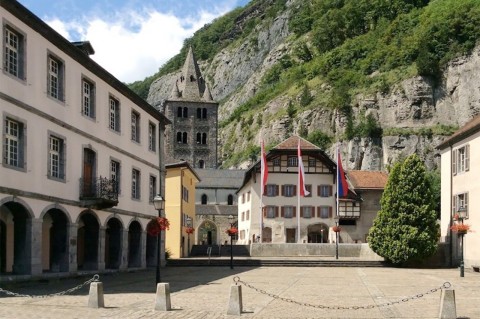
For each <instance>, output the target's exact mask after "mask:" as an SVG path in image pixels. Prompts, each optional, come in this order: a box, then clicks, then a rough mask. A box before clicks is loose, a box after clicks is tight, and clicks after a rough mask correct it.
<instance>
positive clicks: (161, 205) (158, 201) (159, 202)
mask: <svg viewBox="0 0 480 319" xmlns="http://www.w3.org/2000/svg"><path fill="white" fill-rule="evenodd" d="M153 207H155V209H156V210H158V217H162V214H163V210H164V209H165V199H164V198H163V197H162V195H160V194H157V195H156V196H155V197H154V198H153ZM157 222H158V221H157ZM157 236H158V237H157V272H156V283H157V284H158V283H160V280H161V279H160V266H161V251H162V248H161V244H162V227H159V231H158V235H157Z"/></svg>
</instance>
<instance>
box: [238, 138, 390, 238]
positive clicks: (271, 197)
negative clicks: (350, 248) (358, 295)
mask: <svg viewBox="0 0 480 319" xmlns="http://www.w3.org/2000/svg"><path fill="white" fill-rule="evenodd" d="M298 140H300V145H301V151H302V160H303V166H304V168H305V185H306V189H307V190H308V191H309V192H310V195H309V196H306V197H299V196H297V193H298V190H297V188H298V186H297V183H298V182H297V180H298V157H297V145H298ZM266 157H267V165H268V181H267V185H266V189H265V194H264V195H263V196H261V195H260V188H261V186H260V184H261V183H260V165H261V164H260V161H258V162H257V163H255V164H254V165H253V166H251V167H250V168H249V169H248V170H247V172H246V173H245V178H244V180H243V184H242V186H241V187H240V189H239V190H238V192H237V193H238V229H239V238H238V243H239V244H249V243H252V242H258V241H259V239H260V238H259V236H260V234H263V235H262V238H261V241H262V242H263V243H329V242H330V243H332V242H334V241H335V235H334V232H333V231H332V229H333V226H335V225H336V224H337V223H338V225H339V226H340V227H341V231H340V234H339V242H340V243H362V242H365V241H366V235H367V233H368V230H369V228H370V227H371V225H372V223H373V219H374V218H375V216H376V213H377V212H378V210H379V200H380V197H381V194H382V193H383V189H384V187H385V183H386V180H387V176H386V174H384V173H381V172H361V171H352V172H351V175H352V176H351V177H350V172H348V173H347V177H348V178H347V179H348V180H349V192H348V195H347V196H346V197H344V198H340V200H339V213H338V217H336V211H337V203H336V189H337V184H336V163H335V162H334V161H333V160H332V159H330V157H329V156H328V155H327V154H326V153H325V152H324V151H322V150H321V149H320V148H318V147H317V146H315V145H314V144H312V143H310V142H308V141H306V140H304V139H302V138H300V137H298V136H292V137H290V138H288V139H287V140H285V141H283V142H282V143H280V144H278V145H277V146H275V147H274V148H273V149H271V150H270V151H269V152H268V153H267V155H266ZM261 207H263V209H262V208H261ZM260 212H262V213H260ZM262 223H263V232H262V231H261V226H260V225H261V224H262ZM298 225H300V229H299V228H298ZM298 231H300V236H299V238H300V240H298Z"/></svg>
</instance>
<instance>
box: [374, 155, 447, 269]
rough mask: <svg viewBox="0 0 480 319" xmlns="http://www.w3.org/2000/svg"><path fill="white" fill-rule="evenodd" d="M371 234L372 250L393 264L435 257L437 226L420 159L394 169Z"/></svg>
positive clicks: (404, 162) (424, 171) (410, 160)
mask: <svg viewBox="0 0 480 319" xmlns="http://www.w3.org/2000/svg"><path fill="white" fill-rule="evenodd" d="M380 204H381V210H380V211H379V212H378V215H377V217H376V218H375V219H374V221H373V226H372V227H371V228H370V231H369V234H368V242H369V244H370V247H371V248H372V250H373V251H374V252H375V253H377V254H378V255H380V256H382V257H384V258H385V260H387V261H389V262H391V263H394V264H405V263H406V262H408V261H418V260H422V259H425V258H427V257H429V256H432V255H433V254H434V253H435V251H436V249H437V241H438V227H439V226H438V224H437V220H436V219H437V217H436V212H435V203H434V196H433V193H432V188H431V185H430V179H429V178H428V177H427V173H426V169H425V166H424V164H423V163H422V161H421V160H420V158H419V157H418V156H417V155H415V154H414V155H411V156H409V157H407V158H406V159H405V160H404V161H402V162H399V163H397V164H395V165H394V167H393V169H392V170H391V172H390V176H389V178H388V182H387V185H386V187H385V190H384V192H383V195H382V198H381V200H380Z"/></svg>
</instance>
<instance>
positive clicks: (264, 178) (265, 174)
mask: <svg viewBox="0 0 480 319" xmlns="http://www.w3.org/2000/svg"><path fill="white" fill-rule="evenodd" d="M261 156H262V162H261V166H260V175H261V179H262V185H261V187H262V195H263V194H265V186H266V185H267V180H268V166H267V154H265V146H264V143H263V140H262V154H261Z"/></svg>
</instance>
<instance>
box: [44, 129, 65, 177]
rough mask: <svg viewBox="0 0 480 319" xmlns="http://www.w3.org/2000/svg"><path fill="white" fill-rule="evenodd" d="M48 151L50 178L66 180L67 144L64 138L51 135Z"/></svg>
mask: <svg viewBox="0 0 480 319" xmlns="http://www.w3.org/2000/svg"><path fill="white" fill-rule="evenodd" d="M48 145H49V147H48V148H49V150H48V176H49V177H51V178H56V179H61V180H64V179H65V143H64V140H63V139H62V138H59V137H56V136H53V135H50V137H49V142H48Z"/></svg>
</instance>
